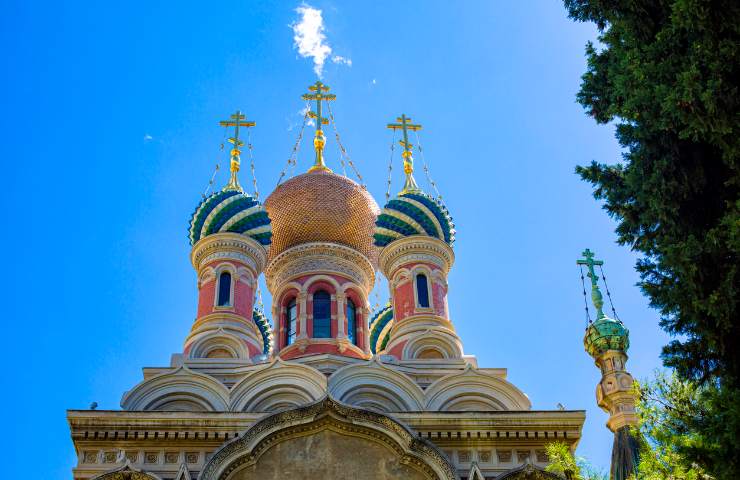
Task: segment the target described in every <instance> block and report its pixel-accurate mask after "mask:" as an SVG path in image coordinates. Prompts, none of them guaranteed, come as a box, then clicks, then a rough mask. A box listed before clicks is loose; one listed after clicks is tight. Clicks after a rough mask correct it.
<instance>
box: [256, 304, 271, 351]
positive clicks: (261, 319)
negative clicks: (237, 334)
mask: <svg viewBox="0 0 740 480" xmlns="http://www.w3.org/2000/svg"><path fill="white" fill-rule="evenodd" d="M252 320H253V321H254V323H255V324H256V325H257V328H258V329H259V331H260V333H261V334H262V345H263V346H262V353H264V354H265V355H270V353H271V352H272V327H271V326H270V321H269V320H268V319H267V317H266V316H265V314H264V313H263V312H262V310H261V309H259V308H255V309H254V310H253V311H252Z"/></svg>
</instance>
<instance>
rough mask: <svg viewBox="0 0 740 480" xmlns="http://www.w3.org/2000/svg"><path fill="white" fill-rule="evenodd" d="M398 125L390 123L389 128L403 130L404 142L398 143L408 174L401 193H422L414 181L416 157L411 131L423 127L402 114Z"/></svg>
mask: <svg viewBox="0 0 740 480" xmlns="http://www.w3.org/2000/svg"><path fill="white" fill-rule="evenodd" d="M396 121H397V122H398V123H389V124H388V128H390V129H391V130H401V131H402V132H403V140H399V141H398V143H399V144H401V146H402V147H403V153H402V154H401V155H402V156H403V172H404V173H405V174H406V182H405V183H404V185H403V190H401V193H416V192H420V191H421V189H420V188H419V186H418V185H417V184H416V180H414V175H413V173H414V157H413V155H412V150H413V148H414V146H413V145H412V144H411V143H410V142H409V130H411V131H416V130H421V125H419V124H412V123H411V118H409V117H407V116H406V115H405V114H401V116H400V117H398V118H396Z"/></svg>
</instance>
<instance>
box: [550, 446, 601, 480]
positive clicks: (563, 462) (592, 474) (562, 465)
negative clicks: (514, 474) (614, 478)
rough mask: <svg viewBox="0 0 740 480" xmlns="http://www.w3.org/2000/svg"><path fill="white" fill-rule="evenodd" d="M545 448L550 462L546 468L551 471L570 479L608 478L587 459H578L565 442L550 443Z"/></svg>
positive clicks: (594, 479)
mask: <svg viewBox="0 0 740 480" xmlns="http://www.w3.org/2000/svg"><path fill="white" fill-rule="evenodd" d="M545 450H546V451H547V457H548V459H549V462H550V463H549V465H548V466H547V467H546V468H545V470H547V471H548V472H550V473H554V474H556V475H560V476H562V477H564V478H566V479H568V480H607V476H606V475H605V474H603V473H601V472H598V471H597V470H595V469H594V468H593V467H591V466H590V465H589V464H588V463H587V462H586V461H585V460H583V459H582V458H578V459H576V458H575V457H574V456H573V454H572V453H571V451H570V447H568V445H567V444H566V443H564V442H552V443H549V444H547V445H545Z"/></svg>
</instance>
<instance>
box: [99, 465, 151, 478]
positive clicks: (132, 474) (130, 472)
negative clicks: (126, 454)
mask: <svg viewBox="0 0 740 480" xmlns="http://www.w3.org/2000/svg"><path fill="white" fill-rule="evenodd" d="M91 480H162V479H161V478H159V477H158V476H156V475H154V474H153V473H148V472H145V471H143V470H138V469H136V468H134V467H132V466H131V463H130V462H128V461H126V463H125V464H124V465H123V466H121V467H119V468H117V469H115V470H111V471H110V472H106V473H103V474H102V475H98V476H96V477H93V478H92V479H91Z"/></svg>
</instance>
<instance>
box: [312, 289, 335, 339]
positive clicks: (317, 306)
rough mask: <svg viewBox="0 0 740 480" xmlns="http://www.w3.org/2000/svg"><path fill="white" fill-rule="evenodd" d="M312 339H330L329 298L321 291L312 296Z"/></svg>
mask: <svg viewBox="0 0 740 480" xmlns="http://www.w3.org/2000/svg"><path fill="white" fill-rule="evenodd" d="M313 337H314V338H331V296H330V295H329V294H328V293H326V292H325V291H323V290H319V291H318V292H316V293H314V294H313Z"/></svg>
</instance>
